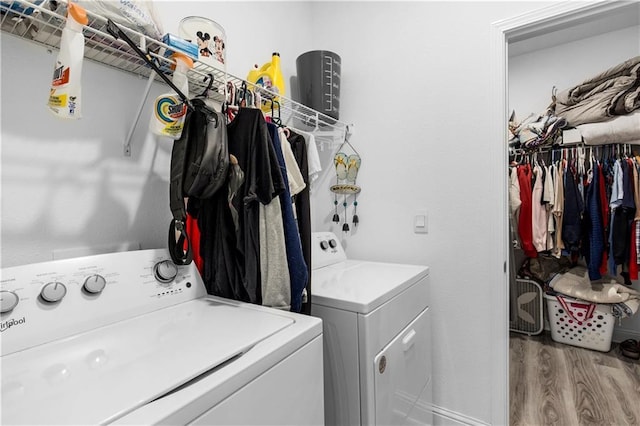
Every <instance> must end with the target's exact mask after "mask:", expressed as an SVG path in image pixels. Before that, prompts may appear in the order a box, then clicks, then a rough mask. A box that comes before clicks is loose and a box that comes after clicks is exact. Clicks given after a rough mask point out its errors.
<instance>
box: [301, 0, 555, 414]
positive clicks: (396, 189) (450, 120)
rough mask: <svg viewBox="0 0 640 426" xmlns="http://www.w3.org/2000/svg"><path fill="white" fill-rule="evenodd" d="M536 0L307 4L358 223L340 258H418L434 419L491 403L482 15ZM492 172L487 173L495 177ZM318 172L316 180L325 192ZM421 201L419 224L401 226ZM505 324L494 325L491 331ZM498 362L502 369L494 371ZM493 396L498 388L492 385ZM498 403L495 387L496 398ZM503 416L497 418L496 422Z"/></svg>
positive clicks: (493, 262)
mask: <svg viewBox="0 0 640 426" xmlns="http://www.w3.org/2000/svg"><path fill="white" fill-rule="evenodd" d="M545 5H546V4H545V3H540V2H533V3H527V2H495V3H493V2H332V3H327V2H317V3H314V4H313V15H314V27H313V28H314V31H313V35H314V39H313V45H312V46H311V47H312V48H314V49H327V50H332V51H335V52H336V53H338V54H340V55H341V56H342V82H341V83H342V84H341V113H340V115H341V118H342V119H344V120H345V121H347V122H353V123H355V133H354V135H353V137H352V139H351V141H352V142H353V144H354V145H355V147H356V148H357V149H358V151H359V152H360V155H361V156H362V159H363V160H362V166H361V169H360V174H359V176H358V183H359V184H360V185H361V186H362V193H361V196H360V197H359V199H358V201H359V206H358V212H359V216H360V221H361V222H360V226H359V227H358V229H357V230H356V231H355V232H353V233H351V234H350V235H349V236H347V237H346V238H345V241H346V245H347V252H348V255H349V256H351V257H353V258H367V259H375V260H386V261H394V262H407V263H419V264H427V265H430V266H431V274H432V280H431V282H432V286H433V287H432V294H431V299H432V303H433V308H434V317H433V318H434V323H433V333H434V365H433V369H434V370H433V371H434V404H435V405H436V406H437V407H436V408H437V409H438V410H439V413H440V415H441V416H442V417H441V421H443V422H446V423H450V422H452V421H453V419H460V420H461V421H462V422H463V423H464V422H467V423H475V422H480V423H482V422H486V423H489V422H491V421H492V418H500V415H499V413H492V412H491V399H492V395H499V392H500V390H499V389H494V390H493V391H492V388H491V381H492V376H491V374H492V373H491V368H490V366H491V359H490V356H491V349H492V346H494V345H498V344H502V343H501V342H496V341H495V340H492V336H491V334H490V321H491V318H493V316H492V312H493V311H492V310H493V306H494V305H495V306H496V307H497V306H499V305H500V304H501V303H502V302H501V301H497V300H491V297H490V292H491V288H492V286H494V285H499V282H496V280H495V277H496V276H497V277H501V276H502V273H503V272H502V268H503V262H504V260H505V259H503V258H501V257H499V256H498V255H497V248H501V247H502V246H503V244H504V241H503V240H501V235H502V231H501V228H502V223H503V222H502V220H503V216H501V215H502V213H501V212H500V209H501V205H500V203H499V201H498V200H499V195H500V191H502V188H499V187H496V186H492V182H493V181H492V176H493V173H494V171H495V170H506V165H503V164H501V162H500V159H501V158H502V157H500V156H499V155H495V154H492V153H495V152H496V151H495V150H496V149H497V152H498V153H499V152H500V150H501V149H502V141H500V140H490V139H489V138H488V137H487V135H488V134H489V132H490V130H489V129H490V124H489V120H490V111H491V106H490V105H489V104H488V103H489V99H490V91H489V90H490V89H489V82H490V66H491V63H490V56H491V52H490V47H491V37H490V29H491V23H492V22H494V21H497V20H499V19H505V18H510V17H512V16H514V15H518V14H520V13H524V12H526V11H530V10H533V9H537V8H540V7H543V6H545ZM498 173H499V172H498ZM331 180H332V178H331V176H330V174H329V175H326V176H325V185H324V187H325V188H327V187H328V185H329V183H330V182H331ZM314 202H315V205H314V213H315V217H314V224H315V227H316V228H317V229H323V230H327V229H333V230H334V231H336V232H337V233H340V230H339V228H338V227H334V226H332V223H331V216H332V213H333V212H332V207H333V199H332V197H331V194H330V193H329V191H328V190H327V189H325V191H324V192H323V191H321V190H319V191H317V192H316V196H315V198H314ZM423 209H424V210H427V212H428V222H429V224H428V227H429V233H428V234H426V235H424V234H423V235H418V234H414V233H413V229H412V223H413V216H414V214H415V213H416V212H417V211H418V210H423ZM507 326H508V325H507V324H506V323H505V328H506V327H507ZM506 368H507V367H506V365H505V369H506ZM495 392H498V394H496V393H495ZM497 397H498V398H499V397H500V396H497ZM503 421H506V420H504V419H503Z"/></svg>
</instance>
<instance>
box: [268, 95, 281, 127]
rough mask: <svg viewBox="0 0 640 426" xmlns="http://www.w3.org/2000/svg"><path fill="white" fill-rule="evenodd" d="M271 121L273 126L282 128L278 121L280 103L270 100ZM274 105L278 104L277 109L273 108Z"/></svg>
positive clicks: (279, 120)
mask: <svg viewBox="0 0 640 426" xmlns="http://www.w3.org/2000/svg"><path fill="white" fill-rule="evenodd" d="M270 101H271V121H272V122H273V124H275V125H277V126H280V127H283V126H282V120H281V119H280V102H278V101H276V100H273V99H271V100H270ZM275 104H278V108H275ZM276 109H277V110H278V115H277V116H276V113H275V111H276Z"/></svg>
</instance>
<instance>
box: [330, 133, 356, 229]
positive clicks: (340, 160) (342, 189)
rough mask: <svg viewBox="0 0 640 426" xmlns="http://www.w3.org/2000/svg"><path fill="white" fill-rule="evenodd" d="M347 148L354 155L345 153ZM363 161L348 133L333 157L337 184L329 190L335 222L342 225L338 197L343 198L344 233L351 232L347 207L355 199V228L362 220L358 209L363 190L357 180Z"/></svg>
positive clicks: (353, 221) (353, 220)
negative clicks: (359, 197) (350, 141)
mask: <svg viewBox="0 0 640 426" xmlns="http://www.w3.org/2000/svg"><path fill="white" fill-rule="evenodd" d="M345 147H349V148H350V149H351V150H352V151H353V153H352V154H347V153H345V152H344V151H345V150H344V148H345ZM361 163H362V160H361V158H360V155H359V154H358V151H356V150H355V148H354V147H353V145H351V143H349V132H348V131H347V134H346V137H345V139H344V142H343V143H342V145H340V147H339V148H338V152H337V153H336V154H335V155H334V157H333V165H334V166H335V168H336V184H335V185H332V186H331V187H330V188H329V189H330V190H331V192H333V194H334V197H333V208H334V213H333V222H335V223H340V214H339V213H338V204H339V201H338V197H339V195H342V196H343V201H342V207H343V208H344V223H343V224H342V231H343V232H349V230H350V229H349V224H348V223H347V214H348V212H347V207H348V206H349V203H348V200H349V198H350V197H352V198H353V219H352V223H353V226H358V223H359V222H360V218H359V217H358V214H357V208H358V194H359V193H360V191H361V188H360V187H359V186H358V185H356V179H357V177H358V171H359V170H360V164H361Z"/></svg>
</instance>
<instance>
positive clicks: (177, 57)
mask: <svg viewBox="0 0 640 426" xmlns="http://www.w3.org/2000/svg"><path fill="white" fill-rule="evenodd" d="M171 59H173V60H174V61H176V65H175V68H174V70H173V78H172V80H171V81H172V83H173V84H174V85H175V86H176V87H177V88H178V90H180V91H181V92H182V93H183V94H184V95H185V96H187V97H188V96H189V79H188V78H187V72H188V71H189V69H191V68H193V59H191V58H189V57H188V56H187V55H185V54H184V53H179V52H175V53H174V54H173V55H172V56H171ZM186 115H187V104H185V103H184V102H183V100H182V99H181V98H180V96H178V94H177V93H174V92H170V93H165V94H162V95H160V96H158V97H157V98H156V100H155V102H154V103H153V114H151V119H150V122H149V130H151V132H153V133H154V134H156V135H159V136H168V137H170V138H172V139H180V136H181V135H182V129H183V128H184V120H185V118H186Z"/></svg>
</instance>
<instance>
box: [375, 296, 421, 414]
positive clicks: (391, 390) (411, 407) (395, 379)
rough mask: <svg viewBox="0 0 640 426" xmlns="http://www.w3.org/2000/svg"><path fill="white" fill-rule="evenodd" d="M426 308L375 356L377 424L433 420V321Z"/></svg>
mask: <svg viewBox="0 0 640 426" xmlns="http://www.w3.org/2000/svg"><path fill="white" fill-rule="evenodd" d="M430 314H431V313H430V310H429V308H427V309H425V310H424V311H422V312H421V313H420V314H419V315H418V316H417V317H416V318H415V319H414V320H413V321H412V322H411V323H410V324H409V325H408V326H407V327H405V329H404V330H402V331H401V332H400V333H399V334H398V335H397V336H396V337H395V338H394V339H393V340H392V341H391V342H390V343H389V344H388V345H387V346H386V347H385V348H384V349H383V350H382V351H380V353H378V355H376V357H375V358H374V362H375V365H374V372H375V373H374V375H375V399H376V409H375V410H376V422H375V424H376V425H407V424H413V425H415V424H430V423H431V416H432V414H431V410H430V407H431V401H430V400H426V399H427V398H430V397H429V395H431V392H430V386H431V321H430V316H431V315H430Z"/></svg>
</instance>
